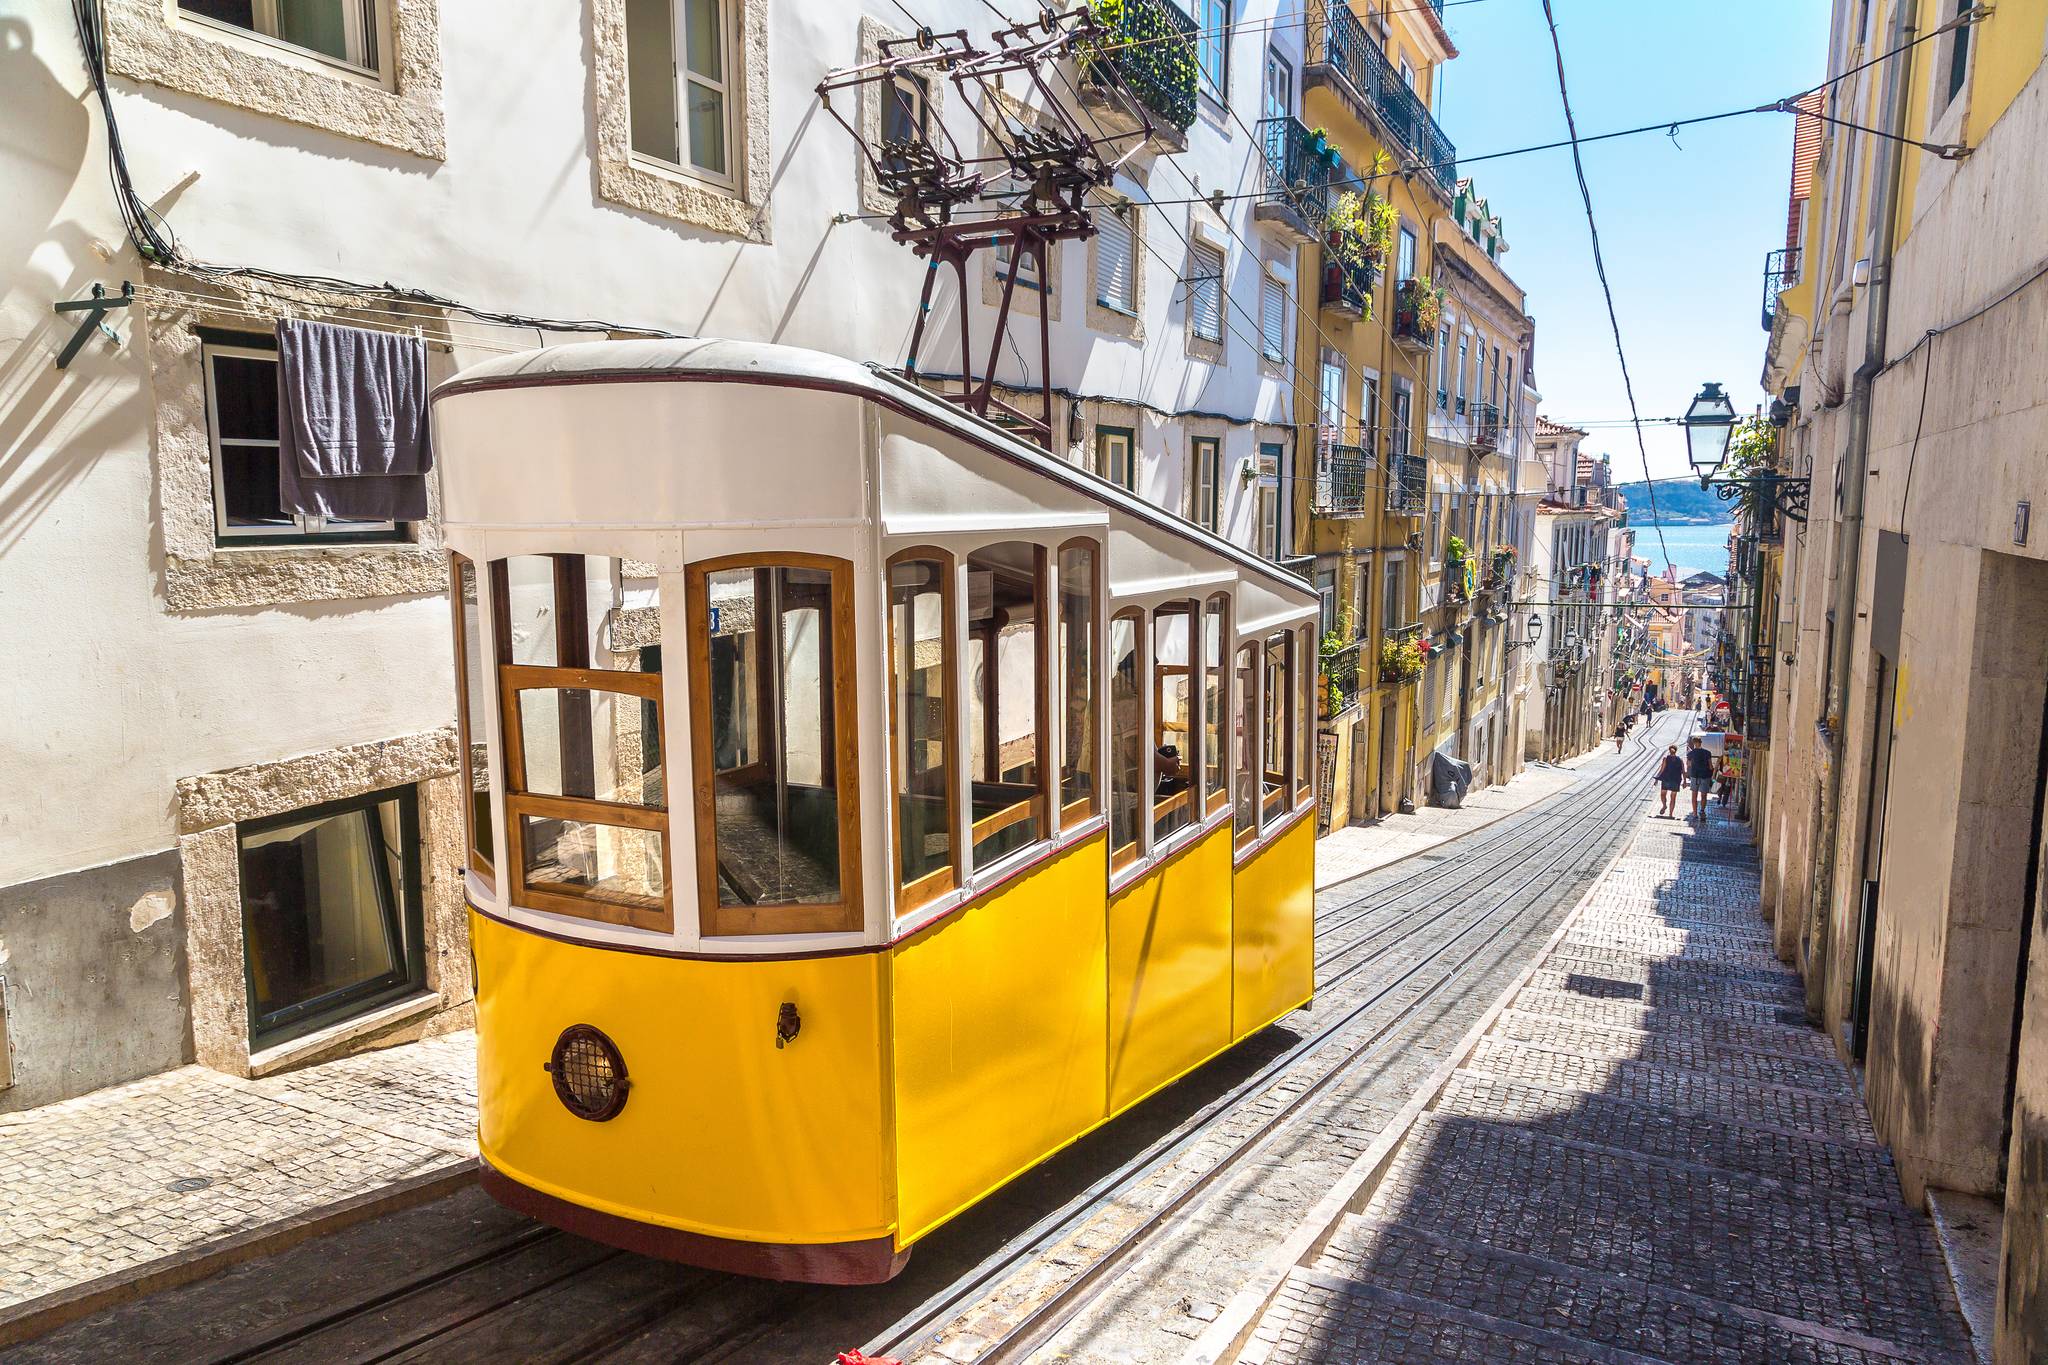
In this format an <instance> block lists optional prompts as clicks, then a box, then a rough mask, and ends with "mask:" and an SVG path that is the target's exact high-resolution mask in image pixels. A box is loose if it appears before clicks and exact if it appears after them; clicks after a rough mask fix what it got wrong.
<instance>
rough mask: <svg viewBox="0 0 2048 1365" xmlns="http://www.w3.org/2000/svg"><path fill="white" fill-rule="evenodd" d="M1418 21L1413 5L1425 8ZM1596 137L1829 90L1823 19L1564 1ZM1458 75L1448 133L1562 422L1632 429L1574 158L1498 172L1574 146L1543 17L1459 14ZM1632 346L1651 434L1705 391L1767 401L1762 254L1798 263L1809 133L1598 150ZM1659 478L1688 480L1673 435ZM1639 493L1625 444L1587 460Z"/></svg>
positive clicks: (1615, 276) (1501, 1)
mask: <svg viewBox="0 0 2048 1365" xmlns="http://www.w3.org/2000/svg"><path fill="white" fill-rule="evenodd" d="M1408 2H1409V3H1414V2H1415V0H1408ZM1552 5H1553V7H1554V9H1555V10H1556V13H1557V23H1558V33H1559V35H1560V37H1561V38H1562V40H1563V44H1564V60H1565V74H1566V76H1567V77H1568V78H1569V80H1570V84H1571V96H1572V111H1573V113H1574V114H1575V115H1576V116H1577V119H1578V127H1579V134H1580V136H1582V137H1584V136H1587V135H1590V134H1593V133H1597V132H1604V131H1608V130H1611V129H1618V128H1628V127H1634V126H1635V125H1637V124H1643V123H1651V122H1655V121H1657V120H1659V119H1665V118H1685V117H1689V116H1694V115H1699V114H1711V113H1717V112H1719V111H1721V110H1724V109H1733V108H1738V107H1744V106H1748V105H1755V104H1763V103H1766V102H1768V101H1772V100H1776V99H1779V98H1782V97H1783V96H1786V95H1791V94H1796V93H1798V92H1799V91H1801V90H1804V89H1806V88H1808V87H1810V86H1812V85H1815V84H1817V83H1818V82H1819V81H1821V80H1822V79H1823V78H1824V77H1825V76H1826V74H1827V57H1826V53H1827V24H1828V6H1827V5H1826V4H1825V3H1823V0H1714V3H1711V4H1710V3H1704V2H1703V0H1650V3H1641V0H1637V3H1621V2H1620V0H1552ZM1444 19H1445V23H1446V25H1447V26H1448V27H1449V29H1450V31H1451V36H1452V38H1453V40H1454V41H1455V42H1456V43H1457V45H1458V49H1459V53H1460V55H1459V57H1458V58H1457V60H1456V61H1453V62H1451V63H1450V64H1449V65H1448V66H1446V67H1445V68H1444V70H1443V72H1442V78H1443V81H1444V85H1443V90H1442V104H1441V114H1440V121H1441V122H1442V124H1443V126H1444V131H1445V132H1446V133H1448V134H1449V135H1450V137H1451V139H1452V141H1453V142H1455V143H1456V144H1457V147H1458V153H1459V156H1460V158H1461V165H1460V168H1459V174H1460V175H1470V176H1472V177H1473V179H1474V181H1475V183H1476V185H1477V187H1478V190H1479V192H1480V193H1481V194H1482V195H1484V196H1486V198H1487V199H1488V200H1489V201H1490V203H1491V206H1492V208H1493V211H1494V212H1495V213H1496V214H1498V215H1500V217H1501V220H1502V224H1503V228H1504V231H1505V233H1506V236H1507V239H1508V243H1509V245H1510V247H1511V250H1510V251H1509V253H1508V255H1507V256H1506V257H1504V258H1503V262H1502V263H1503V264H1504V265H1505V266H1506V267H1507V270H1508V272H1509V273H1510V274H1511V275H1513V276H1514V278H1515V281H1516V283H1518V284H1520V285H1521V286H1522V288H1523V289H1524V290H1526V291H1527V292H1528V296H1529V311H1530V313H1531V314H1532V315H1533V316H1534V317H1535V319H1536V383H1537V387H1538V388H1539V389H1540V390H1541V391H1542V393H1543V404H1542V409H1541V410H1542V412H1543V414H1544V415H1545V416H1547V417H1550V418H1552V419H1553V420H1559V421H1566V422H1580V423H1583V422H1585V421H1588V420H1592V421H1598V420H1601V419H1618V418H1619V419H1625V418H1626V417H1627V416H1628V400H1627V397H1626V396H1625V394H1624V393H1623V390H1622V384H1621V370H1620V367H1619V366H1618V365H1617V363H1616V361H1615V357H1614V343H1613V340H1612V338H1611V336H1610V335H1609V332H1608V326H1607V316H1606V310H1605V308H1604V306H1603V304H1602V302H1601V298H1600V286H1599V281H1598V279H1597V277H1596V276H1595V275H1594V273H1593V253H1592V246H1591V243H1590V242H1589V241H1588V239H1587V234H1586V220H1585V211H1584V208H1583V207H1582V205H1581V204H1580V201H1579V193H1578V186H1577V183H1576V181H1575V180H1574V179H1573V177H1572V165H1571V151H1570V149H1569V148H1559V149H1558V150H1556V151H1551V152H1537V153H1533V154H1531V155H1527V156H1511V157H1502V158H1500V159H1499V160H1494V161H1481V162H1477V163H1474V164H1472V165H1471V166H1470V167H1469V169H1468V168H1467V167H1466V166H1465V165H1463V164H1462V159H1463V158H1464V157H1466V156H1473V155H1479V154H1483V153H1487V152H1498V151H1506V150H1509V149H1511V148H1515V147H1521V146H1526V145H1529V144H1531V143H1539V142H1548V141H1551V140H1553V139H1557V138H1562V137H1564V136H1566V133H1565V123H1564V111H1563V108H1562V106H1561V105H1560V104H1559V102H1558V95H1557V71H1556V66H1555V63H1554V60H1553V58H1552V55H1551V48H1550V37H1549V31H1548V29H1547V27H1546V26H1545V24H1544V20H1543V6H1542V4H1541V0H1465V3H1452V4H1449V5H1447V7H1446V9H1445V11H1444ZM1582 154H1583V156H1584V157H1585V162H1586V178H1587V181H1588V183H1589V184H1590V185H1591V186H1592V190H1593V209H1594V212H1595V214H1596V216H1597V218H1598V221H1599V224H1600V242H1601V247H1602V249H1603V251H1604V254H1605V256H1606V260H1607V275H1608V279H1609V281H1610V283H1611V284H1612V286H1613V289H1614V301H1615V307H1616V311H1617V312H1618V313H1619V315H1620V318H1621V339H1622V344H1623V345H1624V346H1625V347H1626V348H1627V354H1628V361H1629V372H1630V374H1631V376H1632V377H1633V378H1634V380H1635V390H1636V401H1637V404H1638V406H1639V408H1640V410H1641V412H1642V415H1643V416H1644V417H1646V418H1647V417H1674V416H1678V415H1680V414H1682V413H1683V412H1684V410H1685V406H1686V404H1687V403H1688V402H1689V401H1690V400H1691V398H1692V395H1693V394H1694V393H1696V392H1697V391H1698V389H1699V385H1700V382H1701V381H1702V380H1709V379H1713V380H1720V381H1722V382H1724V383H1726V384H1727V385H1728V390H1729V393H1730V394H1731V395H1733V397H1734V399H1735V404H1736V408H1737V410H1738V411H1744V412H1746V411H1748V410H1749V408H1750V407H1751V406H1752V405H1754V404H1756V403H1758V402H1760V401H1762V398H1763V393H1762V390H1761V389H1760V388H1759V387H1758V385H1757V377H1758V374H1759V373H1760V372H1761V370H1762V368H1763V351H1764V341H1765V334H1764V331H1763V328H1762V323H1761V320H1760V317H1759V310H1760V308H1761V306H1762V301H1763V264H1764V253H1765V252H1767V251H1770V250H1772V249H1774V248H1776V247H1779V246H1782V245H1783V244H1784V235H1785V197H1786V191H1787V186H1788V181H1789V178H1790V174H1791V160H1792V118H1791V116H1790V115H1786V114H1757V115H1753V116H1750V117H1746V118H1739V119H1728V120H1724V121H1722V122H1720V123H1714V124H1707V125H1703V126H1700V127H1695V128H1681V129H1680V130H1679V131H1678V136H1677V143H1676V145H1674V144H1673V142H1672V141H1671V139H1669V138H1667V137H1666V136H1665V135H1664V134H1662V133H1649V134H1643V135H1640V136H1637V137H1632V138H1617V139H1614V140H1613V141H1610V142H1605V143H1596V144H1594V145H1592V146H1589V147H1585V148H1583V149H1582ZM1644 431H1645V436H1646V438H1647V440H1648V443H1649V448H1650V463H1651V468H1652V470H1653V471H1654V472H1655V474H1656V475H1657V476H1658V477H1660V478H1662V477H1667V476H1670V475H1674V474H1682V473H1684V472H1685V455H1684V441H1683V438H1682V436H1681V435H1680V433H1679V431H1678V429H1677V428H1675V427H1659V426H1649V427H1646V428H1645V429H1644ZM1585 448H1586V449H1588V450H1590V451H1592V452H1593V453H1595V454H1603V453H1604V454H1611V455H1613V457H1614V467H1615V475H1616V477H1617V478H1620V479H1639V478H1641V477H1642V460H1641V457H1640V456H1639V455H1638V454H1637V452H1636V446H1635V439H1634V437H1633V435H1632V434H1631V433H1630V432H1629V430H1628V428H1627V427H1626V426H1614V427H1595V428H1592V434H1591V435H1590V436H1589V438H1588V439H1587V442H1586V447H1585Z"/></svg>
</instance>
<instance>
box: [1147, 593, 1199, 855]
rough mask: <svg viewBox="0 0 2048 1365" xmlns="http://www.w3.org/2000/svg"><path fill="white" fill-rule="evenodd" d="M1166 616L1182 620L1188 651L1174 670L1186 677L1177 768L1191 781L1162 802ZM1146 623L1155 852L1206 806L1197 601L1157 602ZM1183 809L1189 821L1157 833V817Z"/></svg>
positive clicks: (1192, 824)
mask: <svg viewBox="0 0 2048 1365" xmlns="http://www.w3.org/2000/svg"><path fill="white" fill-rule="evenodd" d="M1169 617H1178V618H1180V620H1181V622H1182V625H1181V634H1182V635H1183V636H1184V637H1185V644H1186V646H1187V649H1188V664H1187V667H1185V668H1182V669H1178V670H1174V671H1178V672H1180V673H1185V674H1186V675H1187V679H1188V738H1187V749H1186V751H1185V752H1184V753H1182V755H1181V766H1182V767H1183V768H1185V769H1187V771H1188V773H1189V779H1188V786H1187V790H1186V791H1182V792H1176V793H1174V794H1173V795H1172V796H1169V797H1167V798H1166V800H1165V801H1163V802H1162V801H1161V800H1160V799H1159V773H1158V771H1157V766H1158V757H1159V742H1160V739H1161V738H1162V736H1161V734H1160V727H1161V725H1162V724H1163V723H1164V718H1165V715H1166V679H1167V676H1168V673H1169V669H1168V668H1167V666H1166V665H1165V664H1162V663H1161V662H1160V660H1159V623H1160V621H1161V620H1162V619H1165V618H1169ZM1146 625H1147V627H1148V633H1147V635H1146V638H1145V641H1144V648H1145V649H1146V651H1147V652H1148V657H1149V658H1150V659H1151V664H1152V667H1151V669H1150V672H1151V675H1152V726H1151V731H1150V733H1149V734H1148V736H1147V742H1148V743H1149V744H1150V746H1151V748H1150V751H1149V752H1150V753H1151V754H1152V757H1153V764H1154V771H1153V774H1152V778H1151V780H1150V781H1149V782H1146V783H1145V784H1144V785H1145V788H1146V790H1145V814H1146V818H1147V819H1148V820H1149V821H1150V822H1151V823H1150V826H1149V828H1150V829H1151V831H1152V846H1153V848H1154V850H1155V851H1156V850H1157V848H1158V847H1159V845H1160V844H1162V843H1173V842H1176V841H1178V840H1180V839H1182V838H1184V837H1186V835H1187V833H1188V831H1190V830H1194V829H1199V828H1201V825H1202V814H1203V811H1204V809H1205V807H1204V806H1203V804H1202V711H1201V703H1202V691H1201V686H1200V683H1201V677H1202V675H1201V670H1200V669H1199V668H1197V667H1196V666H1195V665H1196V662H1197V660H1198V659H1199V658H1200V653H1199V651H1200V648H1201V643H1202V633H1201V627H1202V603H1201V600H1200V599H1198V598H1192V597H1191V598H1188V599H1186V600H1185V601H1172V602H1161V603H1160V604H1159V605H1158V606H1156V607H1154V608H1153V609H1152V610H1151V611H1149V612H1147V613H1146ZM1143 773H1144V767H1143V765H1142V764H1141V765H1140V766H1139V774H1140V776H1141V777H1142V776H1143ZM1183 807H1185V808H1186V809H1187V812H1188V821H1187V823H1186V824H1184V825H1181V826H1180V827H1179V828H1177V829H1172V830H1168V831H1167V832H1166V833H1164V834H1161V833H1160V832H1159V820H1160V817H1161V816H1162V815H1165V814H1167V813H1169V812H1171V811H1174V810H1179V809H1181V808H1183Z"/></svg>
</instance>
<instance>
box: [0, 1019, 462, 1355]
mask: <svg viewBox="0 0 2048 1365" xmlns="http://www.w3.org/2000/svg"><path fill="white" fill-rule="evenodd" d="M475 1134H476V1047H475V1038H474V1035H473V1034H470V1033H458V1034H453V1035H450V1036H447V1037H443V1038H434V1039H428V1040H426V1041H424V1042H419V1043H413V1044H408V1045H405V1046H402V1047H395V1048H390V1049H387V1050H385V1051H381V1052H370V1053H365V1054H362V1055H360V1056H355V1057H349V1058H345V1059H343V1060H340V1061H336V1062H330V1063H327V1064H325V1065H321V1066H314V1067H308V1068H306V1069H304V1070H301V1071H294V1072H289V1073H286V1074H284V1075H279V1076H273V1077H269V1078H267V1079H262V1080H241V1079H238V1078H235V1077H230V1076H224V1075H221V1074H220V1073H218V1072H215V1071H210V1070H208V1069H207V1068H205V1067H200V1066H188V1067H183V1068H181V1069H179V1070H177V1071H172V1072H167V1073H165V1074H164V1075H161V1076H153V1077H150V1078H149V1079H147V1080H143V1081H137V1082H135V1083H133V1084H130V1085H123V1086H115V1087H112V1088H110V1089H107V1090H101V1091H98V1092H95V1093H94V1094H91V1095H86V1096H82V1097H80V1098H78V1099H75V1100H67V1101H65V1102H63V1103H61V1104H53V1105H47V1106H44V1107H43V1108H40V1109H34V1110H27V1111H24V1112H21V1113H17V1114H9V1115H5V1116H0V1189H5V1190H6V1191H7V1198H6V1203H5V1206H4V1207H0V1326H4V1324H5V1323H6V1322H8V1321H9V1320H11V1319H14V1318H16V1317H18V1316H20V1315H21V1314H23V1313H25V1312H29V1311H33V1310H35V1309H36V1308H37V1307H38V1306H40V1305H43V1304H46V1303H48V1302H49V1301H50V1300H52V1299H61V1298H63V1297H65V1296H67V1295H68V1294H72V1293H76V1292H78V1291H81V1290H84V1289H90V1288H94V1287H102V1286H109V1285H118V1284H120V1283H123V1282H128V1281H130V1280H132V1278H133V1277H135V1276H138V1275H144V1274H147V1273H149V1272H150V1271H152V1270H154V1269H158V1268H161V1267H163V1266H166V1265H176V1264H178V1263H180V1262H181V1261H183V1260H185V1259H186V1258H189V1257H190V1256H192V1255H194V1254H197V1253H201V1252H204V1251H207V1250H209V1249H212V1248H216V1247H218V1246H219V1245H220V1244H221V1243H223V1242H224V1241H229V1240H232V1239H235V1238H238V1237H243V1236H247V1235H250V1234H254V1233H258V1232H261V1231H263V1230H266V1229H272V1230H274V1229H276V1228H278V1227H280V1226H282V1225H287V1224H291V1223H294V1222H295V1221H298V1220H303V1219H308V1218H312V1217H314V1216H316V1215H318V1214H320V1213H321V1212H322V1211H324V1210H330V1209H333V1208H335V1207H336V1206H340V1205H345V1204H347V1203H348V1202H349V1201H351V1200H358V1199H362V1198H365V1197H371V1196H376V1195H379V1194H381V1193H384V1192H386V1191H389V1190H391V1189H392V1188H393V1187H396V1186H403V1185H406V1184H408V1183H412V1182H419V1181H422V1180H427V1179H430V1178H431V1177H433V1176H434V1175H436V1174H437V1173H443V1172H459V1171H463V1170H466V1169H468V1168H469V1167H471V1166H472V1165H473V1164H474V1161H475V1157H476V1135H475Z"/></svg>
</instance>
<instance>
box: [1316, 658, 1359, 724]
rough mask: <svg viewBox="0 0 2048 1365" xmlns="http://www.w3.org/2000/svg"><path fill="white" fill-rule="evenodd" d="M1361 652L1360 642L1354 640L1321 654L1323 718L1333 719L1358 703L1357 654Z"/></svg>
mask: <svg viewBox="0 0 2048 1365" xmlns="http://www.w3.org/2000/svg"><path fill="white" fill-rule="evenodd" d="M1361 652H1362V649H1361V642H1357V641H1354V642H1353V643H1351V644H1348V645H1346V646H1344V648H1342V649H1339V650H1333V651H1331V652H1330V653H1327V654H1324V655H1323V664H1322V678H1321V682H1322V686H1323V707H1322V710H1323V716H1322V718H1323V719H1324V720H1334V719H1336V718H1337V717H1338V716H1341V715H1343V714H1344V713H1345V712H1346V711H1349V710H1350V709H1351V708H1352V707H1354V706H1356V705H1358V656H1359V654H1360V653H1361Z"/></svg>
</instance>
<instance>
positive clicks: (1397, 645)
mask: <svg viewBox="0 0 2048 1365" xmlns="http://www.w3.org/2000/svg"><path fill="white" fill-rule="evenodd" d="M1421 676H1422V646H1421V644H1420V643H1419V642H1418V641H1415V640H1399V639H1396V638H1394V637H1393V636H1391V635H1390V636H1388V637H1387V638H1386V639H1385V640H1383V641H1381V642H1380V681H1381V682H1414V681H1415V680H1416V679H1417V678H1419V677H1421Z"/></svg>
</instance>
